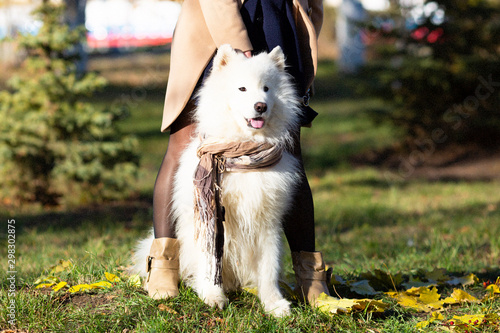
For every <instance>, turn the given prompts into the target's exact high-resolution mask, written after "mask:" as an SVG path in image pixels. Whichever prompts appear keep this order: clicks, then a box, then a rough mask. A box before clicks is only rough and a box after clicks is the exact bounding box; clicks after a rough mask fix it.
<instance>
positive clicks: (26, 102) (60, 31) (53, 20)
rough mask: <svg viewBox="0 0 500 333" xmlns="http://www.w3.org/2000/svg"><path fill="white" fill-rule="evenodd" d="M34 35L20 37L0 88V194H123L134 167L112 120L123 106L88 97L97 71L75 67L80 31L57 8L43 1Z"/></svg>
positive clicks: (45, 200)
mask: <svg viewBox="0 0 500 333" xmlns="http://www.w3.org/2000/svg"><path fill="white" fill-rule="evenodd" d="M34 15H36V16H37V17H38V19H39V20H40V21H41V22H42V23H43V25H42V27H41V29H40V30H39V32H38V34H36V35H25V36H19V45H20V47H21V48H22V49H23V50H25V52H26V59H25V61H24V62H23V64H22V66H21V69H20V72H19V73H18V75H17V76H15V77H13V78H12V79H11V80H10V81H9V83H8V84H9V88H10V89H9V90H8V91H1V92H0V178H1V179H2V188H1V192H0V195H1V196H2V197H3V201H4V202H9V203H17V204H19V203H23V202H40V203H42V204H44V205H54V204H58V203H60V202H61V198H67V199H69V200H70V201H77V202H78V201H82V200H87V201H95V200H102V199H108V198H117V197H122V196H124V195H127V193H128V189H130V188H131V186H132V185H131V184H133V180H134V179H135V177H136V174H137V171H138V155H137V142H136V140H135V139H134V138H133V137H127V136H124V135H123V134H122V133H121V132H120V131H119V129H118V127H117V121H118V120H119V119H120V118H123V117H124V116H126V112H125V110H122V109H102V110H101V109H98V108H96V107H94V106H93V105H92V104H90V103H88V102H87V100H88V98H89V97H90V96H92V94H93V93H94V92H95V91H97V90H98V89H101V88H103V87H104V86H105V84H106V82H105V80H104V79H103V78H102V77H99V76H98V75H96V74H93V73H87V74H83V73H78V72H77V70H76V65H75V61H76V60H77V59H78V54H77V52H76V49H77V47H78V45H79V43H81V42H82V40H83V38H84V37H85V32H84V29H70V28H69V27H68V25H67V24H64V22H63V18H64V7H63V6H60V5H54V4H51V3H49V2H44V3H43V4H42V5H41V6H40V7H39V8H38V9H37V10H36V11H35V12H34Z"/></svg>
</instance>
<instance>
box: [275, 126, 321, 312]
mask: <svg viewBox="0 0 500 333" xmlns="http://www.w3.org/2000/svg"><path fill="white" fill-rule="evenodd" d="M293 154H294V156H296V157H297V158H298V159H299V160H300V164H301V178H300V183H299V186H298V189H297V192H296V193H295V196H294V200H293V202H292V207H291V209H290V211H289V213H288V214H287V215H286V217H285V220H284V231H285V236H286V238H287V240H288V245H289V246H290V250H291V251H292V262H293V269H294V271H295V277H296V279H297V286H296V288H295V292H296V293H297V294H298V295H299V297H301V298H302V299H303V300H305V301H307V302H308V303H309V304H311V305H313V306H316V300H317V299H318V297H319V295H320V294H321V293H325V294H327V295H330V292H329V290H328V285H327V279H328V272H327V271H326V270H325V262H324V260H323V255H322V254H321V252H316V251H315V233H314V204H313V198H312V193H311V188H310V187H309V182H308V181H307V177H306V173H305V170H304V163H303V160H302V152H301V148H300V130H299V131H297V132H296V135H295V141H294V149H293Z"/></svg>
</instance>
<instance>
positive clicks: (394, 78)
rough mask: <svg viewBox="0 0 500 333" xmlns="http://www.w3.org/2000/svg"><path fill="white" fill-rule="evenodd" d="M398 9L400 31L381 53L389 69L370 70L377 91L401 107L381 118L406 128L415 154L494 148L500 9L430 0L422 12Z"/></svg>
mask: <svg viewBox="0 0 500 333" xmlns="http://www.w3.org/2000/svg"><path fill="white" fill-rule="evenodd" d="M394 3H399V2H395V1H394V2H393V4H394ZM395 6H396V8H397V14H398V17H396V18H395V19H394V21H393V22H395V29H394V30H393V31H392V32H389V33H386V34H384V36H383V39H385V43H382V44H383V45H385V47H384V48H383V51H382V48H381V49H380V54H381V55H382V56H383V57H382V58H383V61H382V65H380V63H378V64H377V65H374V66H372V67H371V68H369V69H371V70H374V72H372V74H373V73H374V74H375V75H374V77H376V78H377V90H378V92H379V93H380V94H381V95H382V96H383V97H385V98H386V99H388V100H390V101H392V102H394V103H395V104H396V108H395V109H394V110H391V112H389V113H381V112H379V113H375V118H376V119H377V120H389V121H391V122H392V123H393V124H394V125H395V126H397V127H398V128H400V129H401V130H402V131H403V132H404V134H406V142H405V146H406V148H410V149H412V148H418V147H423V146H429V145H434V146H442V147H444V146H446V145H449V144H458V145H464V144H473V145H481V146H483V147H485V146H491V145H495V144H496V142H497V141H498V139H499V138H500V111H499V110H500V5H498V3H497V2H496V1H487V0H474V1H472V0H432V1H431V0H426V1H425V3H424V5H422V6H419V7H402V6H401V5H399V4H398V5H395ZM401 14H402V15H401ZM378 65H380V66H378Z"/></svg>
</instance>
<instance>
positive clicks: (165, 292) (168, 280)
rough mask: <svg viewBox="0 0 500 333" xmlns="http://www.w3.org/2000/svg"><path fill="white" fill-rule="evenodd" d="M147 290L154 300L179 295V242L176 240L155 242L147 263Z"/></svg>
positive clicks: (158, 239) (158, 240)
mask: <svg viewBox="0 0 500 333" xmlns="http://www.w3.org/2000/svg"><path fill="white" fill-rule="evenodd" d="M147 272H148V275H147V279H146V290H147V291H148V293H149V296H150V297H152V298H154V299H162V298H169V297H175V296H177V295H179V242H178V241H177V239H175V238H168V237H163V238H156V239H154V240H153V244H152V245H151V250H150V252H149V256H148V261H147Z"/></svg>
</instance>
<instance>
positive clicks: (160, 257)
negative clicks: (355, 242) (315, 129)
mask: <svg viewBox="0 0 500 333" xmlns="http://www.w3.org/2000/svg"><path fill="white" fill-rule="evenodd" d="M322 20H323V7H322V2H321V0H309V1H308V0H246V1H242V0H241V1H238V0H185V1H184V2H183V5H182V10H181V14H180V16H179V19H178V22H177V26H176V29H175V33H174V37H173V42H172V53H171V60H170V74H169V80H168V85H167V92H166V97H165V106H164V111H163V121H162V127H161V130H162V131H166V130H168V129H170V139H169V143H168V149H167V152H166V154H165V157H164V159H163V162H162V165H161V167H160V171H159V172H158V177H157V179H156V183H155V189H154V198H153V222H154V231H155V240H154V242H153V245H152V247H151V251H150V255H149V257H148V278H147V281H146V283H147V284H148V291H149V295H150V296H151V297H154V298H166V297H174V296H176V295H178V293H179V291H178V281H179V271H178V270H179V259H178V258H179V253H178V252H179V250H178V249H179V245H178V243H177V240H176V239H175V226H174V222H173V221H171V220H170V208H171V206H170V201H171V192H172V186H173V178H174V174H175V171H176V169H177V166H178V161H179V157H180V155H181V153H182V151H183V149H184V148H185V147H186V145H187V144H188V143H189V141H190V138H191V135H192V133H193V132H194V126H195V125H194V124H193V123H192V120H191V119H190V115H189V114H190V111H191V110H192V109H193V107H194V101H193V99H192V96H193V92H194V91H195V89H196V87H197V86H198V85H199V84H200V83H201V82H202V80H203V77H204V75H206V73H207V72H208V71H209V69H210V66H211V64H210V61H211V59H212V57H213V56H214V54H215V52H216V50H217V48H218V47H219V46H220V45H223V44H230V45H231V46H232V47H233V48H234V49H237V50H240V51H241V52H243V53H244V54H245V55H246V56H247V57H250V56H251V55H252V52H253V53H258V52H261V51H269V50H271V49H273V48H274V46H276V45H280V46H281V47H282V49H283V50H284V52H285V55H286V56H287V65H288V66H289V71H290V74H291V75H293V76H294V78H295V81H296V86H297V89H298V98H299V97H300V96H304V102H305V103H304V108H303V109H304V113H303V117H302V125H304V126H307V125H309V124H310V123H311V121H312V120H313V119H314V117H315V115H316V113H315V112H314V111H312V110H311V109H310V108H309V107H307V102H308V91H309V88H310V87H311V85H312V81H313V79H314V75H315V73H316V66H317V34H318V33H319V31H320V29H321V24H322ZM295 132H296V136H295V137H296V140H295V147H294V152H293V153H294V154H295V155H296V156H297V157H299V158H300V160H302V158H301V150H300V129H296V131H295ZM302 169H303V166H302ZM284 231H285V235H286V237H287V240H288V243H289V246H290V249H291V251H292V259H293V266H294V270H295V274H296V278H297V289H296V291H297V292H298V294H299V295H300V296H302V297H303V298H304V299H305V300H307V301H308V302H309V303H311V304H314V299H315V298H317V297H318V296H319V294H320V293H322V292H325V293H327V294H329V293H328V288H327V285H326V272H325V269H324V262H323V258H322V255H321V253H319V252H315V248H314V247H315V245H314V243H315V240H314V237H315V236H314V208H313V201H312V195H311V190H310V188H309V184H308V182H307V178H306V176H305V172H303V176H302V181H301V185H300V188H299V191H297V194H296V196H295V198H294V204H293V207H292V209H291V211H290V212H289V214H288V215H287V217H286V219H285V221H284Z"/></svg>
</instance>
